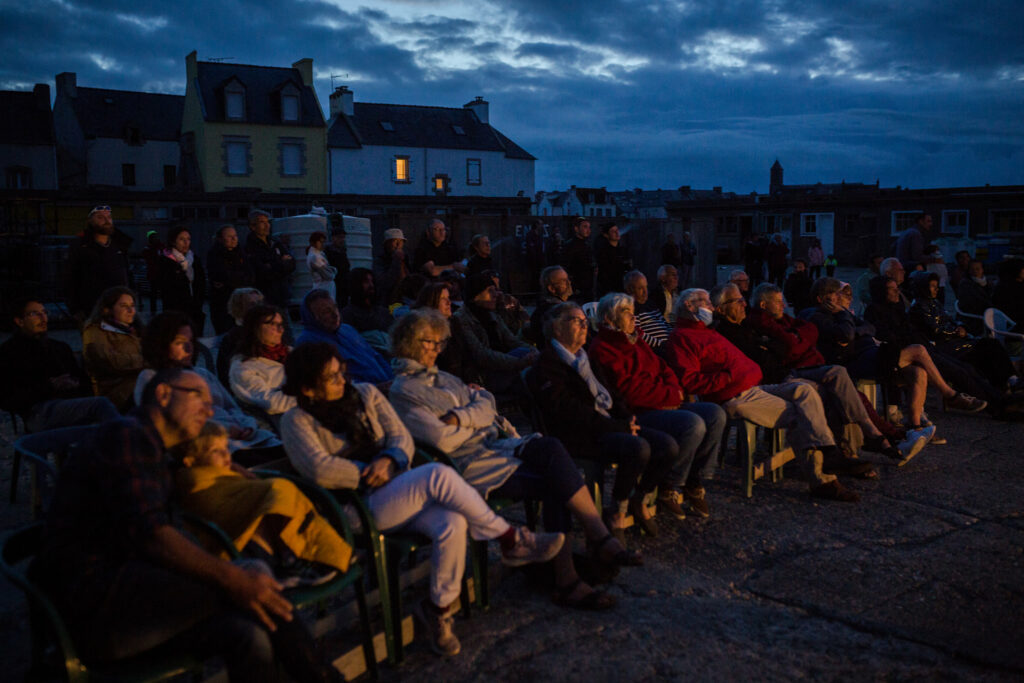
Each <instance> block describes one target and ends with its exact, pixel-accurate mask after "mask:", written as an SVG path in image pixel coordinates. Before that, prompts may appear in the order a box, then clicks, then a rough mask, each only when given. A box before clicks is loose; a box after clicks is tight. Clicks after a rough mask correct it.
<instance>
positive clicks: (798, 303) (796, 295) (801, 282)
mask: <svg viewBox="0 0 1024 683" xmlns="http://www.w3.org/2000/svg"><path fill="white" fill-rule="evenodd" d="M812 284H813V282H812V281H811V273H810V272H809V271H808V270H807V262H806V261H804V260H803V259H802V258H798V259H793V272H792V273H790V274H789V277H787V278H786V286H785V287H784V288H783V292H784V293H785V295H786V301H788V302H789V305H790V306H792V307H793V312H794V313H799V312H800V311H802V310H804V309H805V308H808V307H810V306H812V305H813V302H812V301H811V285H812ZM750 305H751V306H756V305H757V304H756V303H754V302H753V301H751V303H750Z"/></svg>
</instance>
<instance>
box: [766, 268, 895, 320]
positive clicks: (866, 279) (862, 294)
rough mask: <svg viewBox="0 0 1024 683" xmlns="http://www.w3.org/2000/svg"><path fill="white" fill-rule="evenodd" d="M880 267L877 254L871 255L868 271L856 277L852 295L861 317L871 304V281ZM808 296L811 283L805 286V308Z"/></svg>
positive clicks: (787, 295)
mask: <svg viewBox="0 0 1024 683" xmlns="http://www.w3.org/2000/svg"><path fill="white" fill-rule="evenodd" d="M881 266H882V257H881V256H879V255H878V254H872V255H871V256H870V257H869V258H868V269H867V270H865V271H864V272H863V273H861V274H860V275H858V276H857V281H856V283H854V285H853V295H854V297H856V299H857V301H859V302H860V308H859V309H858V310H860V311H861V314H862V315H863V311H864V309H865V308H867V306H868V304H870V303H871V280H872V279H874V278H875V277H878V275H879V273H880V272H881V271H880V268H881ZM810 294H811V283H808V284H807V296H808V304H807V306H810V305H811V304H810ZM786 298H787V299H788V298H789V294H788V293H786ZM804 308H806V306H805V307H804ZM799 310H803V309H799ZM793 311H794V312H798V311H797V309H796V308H794V309H793Z"/></svg>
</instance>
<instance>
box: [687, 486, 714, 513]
mask: <svg viewBox="0 0 1024 683" xmlns="http://www.w3.org/2000/svg"><path fill="white" fill-rule="evenodd" d="M683 496H684V497H685V498H686V502H687V503H688V504H689V506H690V512H692V513H693V514H695V515H697V516H698V517H702V518H704V519H707V518H708V517H710V516H711V508H710V507H708V499H707V491H706V490H705V489H704V487H703V486H698V487H697V488H694V489H688V488H684V489H683Z"/></svg>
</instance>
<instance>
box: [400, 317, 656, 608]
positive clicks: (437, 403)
mask: <svg viewBox="0 0 1024 683" xmlns="http://www.w3.org/2000/svg"><path fill="white" fill-rule="evenodd" d="M449 334H450V331H449V328H448V321H447V320H445V319H444V318H443V317H442V316H441V315H440V314H439V313H437V312H435V311H431V310H428V309H424V308H420V309H416V310H413V311H410V312H409V313H408V314H407V315H405V316H404V317H402V318H400V319H399V320H398V322H397V323H395V326H394V327H393V328H392V330H391V344H392V349H391V350H392V354H393V356H394V358H393V359H392V361H391V364H392V367H393V368H394V369H395V381H394V384H392V385H391V391H390V392H389V394H388V396H389V398H390V400H391V402H392V404H393V405H394V406H395V410H396V411H397V412H398V414H399V415H400V416H401V418H402V421H403V422H404V423H405V424H406V426H407V427H408V428H409V431H410V432H412V435H413V437H414V438H416V439H417V440H419V441H421V442H422V443H424V444H427V445H429V446H432V447H434V448H436V449H438V450H440V451H443V452H444V453H446V454H448V455H449V456H450V457H451V458H452V460H453V461H454V462H455V463H456V465H457V466H458V467H459V469H460V470H461V471H462V476H463V477H465V479H466V481H468V482H469V483H470V485H472V486H473V488H475V489H476V490H477V491H478V492H479V493H480V495H482V496H483V497H485V498H487V497H488V496H492V495H494V496H501V497H508V498H513V499H516V500H520V499H524V498H525V499H531V500H540V501H542V503H543V516H544V528H545V529H546V530H547V531H559V532H565V531H568V530H569V527H570V520H569V514H570V513H571V514H572V516H573V517H575V518H576V520H577V521H578V522H579V523H580V526H582V527H583V530H584V533H585V534H586V536H587V538H588V539H589V540H590V541H591V542H592V543H593V544H594V554H595V556H596V557H597V559H598V560H599V561H600V562H602V563H606V564H612V565H616V566H618V565H638V564H641V563H642V560H641V558H640V556H639V555H638V554H636V553H631V552H629V551H627V550H626V549H625V548H624V547H623V546H622V545H621V543H620V542H619V541H618V540H617V539H616V538H615V537H614V536H612V535H611V534H610V533H609V532H608V528H607V527H606V526H605V525H604V523H603V522H602V521H601V515H600V514H599V513H598V511H597V508H595V507H594V501H593V499H592V498H591V497H590V494H589V493H588V492H587V489H586V486H584V483H583V478H582V477H581V476H580V473H579V470H578V469H577V467H576V465H575V464H574V463H573V461H572V458H570V457H569V454H568V452H566V450H565V448H564V447H563V446H562V444H561V443H560V442H559V441H558V439H553V438H550V437H541V436H539V435H531V436H529V437H525V438H524V437H520V436H519V434H518V433H517V432H516V430H515V428H514V427H513V426H512V425H511V424H510V423H509V421H508V420H506V419H505V418H504V417H502V416H501V415H499V414H498V412H497V410H496V408H495V402H494V396H493V395H492V394H491V393H490V392H488V391H485V390H484V389H483V388H482V387H480V386H479V385H476V384H464V383H463V382H462V380H460V379H459V378H458V377H455V376H454V375H450V374H448V373H447V372H444V371H441V370H439V369H438V367H437V357H438V354H439V353H440V352H441V350H442V349H443V348H444V345H445V340H446V339H447V338H448V336H449ZM554 571H555V583H556V587H557V591H556V594H555V596H554V599H555V601H556V602H557V603H558V604H560V605H564V606H568V607H575V608H578V609H589V610H600V609H608V608H610V607H612V606H613V605H614V604H615V600H614V598H612V597H611V596H610V595H607V594H605V593H602V592H600V591H596V590H594V589H593V588H592V587H590V586H589V585H587V584H586V583H584V582H583V581H582V580H581V579H580V578H579V576H578V575H577V574H576V570H575V568H574V567H573V561H572V548H571V547H570V544H568V543H567V544H565V545H564V546H563V547H562V551H561V552H560V553H559V554H558V555H557V556H556V557H555V559H554Z"/></svg>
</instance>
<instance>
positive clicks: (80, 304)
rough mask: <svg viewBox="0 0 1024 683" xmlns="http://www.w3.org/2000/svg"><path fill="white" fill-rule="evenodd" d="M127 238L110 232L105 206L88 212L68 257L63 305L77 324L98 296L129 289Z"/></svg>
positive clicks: (90, 309)
mask: <svg viewBox="0 0 1024 683" xmlns="http://www.w3.org/2000/svg"><path fill="white" fill-rule="evenodd" d="M131 243H132V240H131V238H130V237H128V236H127V235H125V234H124V233H121V232H116V231H115V230H114V220H113V219H112V218H111V217H110V207H109V206H97V207H95V208H93V210H92V211H90V212H89V217H88V218H87V219H86V226H85V232H84V233H82V239H81V240H80V241H79V242H77V243H76V244H74V245H73V246H72V247H71V253H70V255H69V257H68V280H67V296H66V299H67V302H68V308H69V309H70V311H71V315H73V316H74V317H75V319H76V320H78V321H79V323H81V322H82V321H84V320H85V318H86V316H87V315H89V313H90V312H91V311H92V307H93V306H94V305H95V304H96V300H97V299H99V298H100V294H101V293H103V291H104V290H106V289H109V288H110V287H118V286H121V287H130V286H131V282H130V280H129V277H128V247H129V246H130V245H131Z"/></svg>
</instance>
